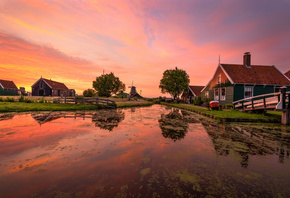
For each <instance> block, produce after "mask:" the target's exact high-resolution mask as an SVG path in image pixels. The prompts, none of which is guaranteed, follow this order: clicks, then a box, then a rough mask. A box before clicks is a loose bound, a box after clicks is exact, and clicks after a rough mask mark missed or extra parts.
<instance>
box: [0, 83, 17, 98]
mask: <svg viewBox="0 0 290 198" xmlns="http://www.w3.org/2000/svg"><path fill="white" fill-rule="evenodd" d="M0 95H2V96H16V95H18V88H17V86H16V85H15V84H14V82H13V81H9V80H1V79H0Z"/></svg>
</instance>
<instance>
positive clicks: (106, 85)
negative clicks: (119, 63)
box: [93, 72, 126, 97]
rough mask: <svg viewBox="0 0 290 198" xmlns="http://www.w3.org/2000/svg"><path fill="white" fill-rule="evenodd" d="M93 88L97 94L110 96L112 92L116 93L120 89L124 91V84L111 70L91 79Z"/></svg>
mask: <svg viewBox="0 0 290 198" xmlns="http://www.w3.org/2000/svg"><path fill="white" fill-rule="evenodd" d="M93 88H94V89H95V90H96V91H97V93H98V95H99V96H106V97H110V96H111V95H112V94H117V93H118V92H120V91H125V89H126V87H125V84H124V83H123V82H122V81H120V79H119V78H118V77H115V75H114V74H113V73H112V72H111V73H109V74H103V75H101V76H99V77H97V78H96V80H95V81H93Z"/></svg>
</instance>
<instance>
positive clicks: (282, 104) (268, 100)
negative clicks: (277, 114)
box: [233, 87, 290, 124]
mask: <svg viewBox="0 0 290 198" xmlns="http://www.w3.org/2000/svg"><path fill="white" fill-rule="evenodd" d="M289 99H290V92H286V87H283V88H282V89H281V92H276V93H270V94H264V95H258V96H254V97H250V98H245V99H242V100H237V101H235V102H233V105H234V109H238V110H240V111H266V110H278V111H282V119H281V123H282V124H289V119H290V118H289V117H290V105H289Z"/></svg>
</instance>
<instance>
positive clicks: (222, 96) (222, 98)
mask: <svg viewBox="0 0 290 198" xmlns="http://www.w3.org/2000/svg"><path fill="white" fill-rule="evenodd" d="M223 89H224V90H225V95H223ZM221 100H226V88H225V87H224V88H221Z"/></svg>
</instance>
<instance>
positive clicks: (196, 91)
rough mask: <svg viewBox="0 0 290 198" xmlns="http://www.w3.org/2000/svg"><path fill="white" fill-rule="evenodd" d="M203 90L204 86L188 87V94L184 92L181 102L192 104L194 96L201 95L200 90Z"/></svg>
mask: <svg viewBox="0 0 290 198" xmlns="http://www.w3.org/2000/svg"><path fill="white" fill-rule="evenodd" d="M203 88H204V86H192V85H190V86H188V92H185V93H183V94H182V96H181V100H182V101H183V102H187V103H193V100H194V97H195V96H200V95H201V90H202V89H203Z"/></svg>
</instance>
